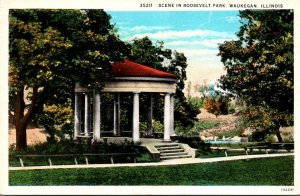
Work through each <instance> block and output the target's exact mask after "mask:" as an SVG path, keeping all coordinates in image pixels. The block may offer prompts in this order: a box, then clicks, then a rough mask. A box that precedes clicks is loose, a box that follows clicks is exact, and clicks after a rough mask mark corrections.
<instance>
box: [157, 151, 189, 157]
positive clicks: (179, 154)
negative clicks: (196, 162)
mask: <svg viewBox="0 0 300 196" xmlns="http://www.w3.org/2000/svg"><path fill="white" fill-rule="evenodd" d="M181 155H188V153H187V152H184V151H183V152H168V153H160V156H163V157H165V156H181Z"/></svg>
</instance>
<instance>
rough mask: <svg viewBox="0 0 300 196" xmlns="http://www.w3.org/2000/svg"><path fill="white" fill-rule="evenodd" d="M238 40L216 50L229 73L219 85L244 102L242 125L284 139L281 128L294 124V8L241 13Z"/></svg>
mask: <svg viewBox="0 0 300 196" xmlns="http://www.w3.org/2000/svg"><path fill="white" fill-rule="evenodd" d="M240 17H241V22H242V25H241V27H240V31H239V32H238V33H237V36H238V40H232V41H226V42H224V43H223V44H221V45H220V46H219V51H220V52H219V55H220V56H221V61H222V62H223V64H224V66H225V69H226V71H227V74H226V75H224V76H222V77H221V79H220V82H221V83H222V85H223V87H224V88H225V89H228V90H229V91H231V92H232V93H234V94H236V95H238V97H239V98H240V99H241V100H243V101H244V103H245V106H246V107H245V109H244V110H243V112H242V117H243V118H244V125H245V126H254V127H260V129H261V130H269V132H273V133H276V135H277V137H278V140H279V141H280V142H281V141H282V138H281V135H280V132H279V128H280V126H290V125H293V113H294V111H293V107H294V77H293V75H294V70H293V69H294V63H293V59H294V55H293V26H294V14H293V10H260V11H255V10H245V11H241V12H240Z"/></svg>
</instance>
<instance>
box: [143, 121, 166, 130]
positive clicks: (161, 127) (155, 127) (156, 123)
mask: <svg viewBox="0 0 300 196" xmlns="http://www.w3.org/2000/svg"><path fill="white" fill-rule="evenodd" d="M152 126H153V131H154V132H156V133H163V132H164V125H163V124H162V123H161V122H160V121H159V120H153V121H152ZM140 131H142V132H147V122H141V123H140Z"/></svg>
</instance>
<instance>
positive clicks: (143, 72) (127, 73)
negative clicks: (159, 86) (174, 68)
mask: <svg viewBox="0 0 300 196" xmlns="http://www.w3.org/2000/svg"><path fill="white" fill-rule="evenodd" d="M112 71H113V75H114V77H155V78H174V79H178V77H177V76H176V75H174V74H170V73H167V72H164V71H160V70H157V69H154V68H151V67H147V66H145V65H142V64H139V63H135V62H132V61H129V60H124V61H123V62H116V63H114V64H113V65H112Z"/></svg>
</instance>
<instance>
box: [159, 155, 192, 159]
mask: <svg viewBox="0 0 300 196" xmlns="http://www.w3.org/2000/svg"><path fill="white" fill-rule="evenodd" d="M183 158H192V156H191V155H178V156H175V155H174V156H161V157H160V159H161V160H167V159H183Z"/></svg>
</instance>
